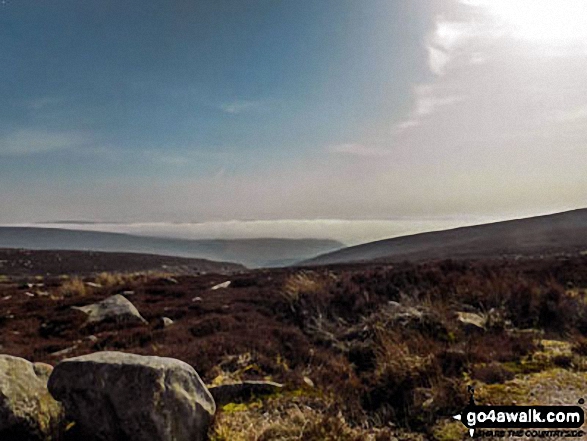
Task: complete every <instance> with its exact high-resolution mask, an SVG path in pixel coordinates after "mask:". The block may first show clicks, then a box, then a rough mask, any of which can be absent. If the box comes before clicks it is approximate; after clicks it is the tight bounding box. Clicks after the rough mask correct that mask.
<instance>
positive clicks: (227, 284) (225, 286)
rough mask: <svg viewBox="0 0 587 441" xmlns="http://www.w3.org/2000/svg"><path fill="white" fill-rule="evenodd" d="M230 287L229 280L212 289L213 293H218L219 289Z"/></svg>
mask: <svg viewBox="0 0 587 441" xmlns="http://www.w3.org/2000/svg"><path fill="white" fill-rule="evenodd" d="M229 286H230V280H227V281H226V282H222V283H219V284H218V285H214V286H213V287H212V288H210V289H211V290H212V291H216V290H217V289H224V288H228V287H229Z"/></svg>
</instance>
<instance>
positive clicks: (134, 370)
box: [48, 352, 216, 441]
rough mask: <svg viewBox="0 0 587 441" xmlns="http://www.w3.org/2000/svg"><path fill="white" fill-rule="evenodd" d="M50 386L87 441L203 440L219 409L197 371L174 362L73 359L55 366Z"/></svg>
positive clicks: (123, 356) (102, 355) (111, 355)
mask: <svg viewBox="0 0 587 441" xmlns="http://www.w3.org/2000/svg"><path fill="white" fill-rule="evenodd" d="M48 387H49V391H50V392H51V394H52V395H53V396H54V397H55V398H56V399H57V400H59V401H61V402H62V403H63V406H64V407H65V412H66V415H67V416H68V417H69V418H71V419H72V420H73V421H75V422H76V430H77V431H78V435H79V438H80V439H84V440H87V441H90V440H104V441H105V440H128V441H188V440H189V441H201V440H202V441H203V440H205V439H207V438H206V437H207V432H208V428H209V425H210V424H211V421H212V419H213V415H214V413H215V411H216V405H215V403H214V399H213V398H212V395H210V392H209V391H208V389H207V388H206V386H205V385H204V384H203V383H202V381H201V379H200V377H199V376H198V374H197V372H196V371H195V370H194V369H193V368H192V367H191V366H190V365H188V364H187V363H184V362H182V361H179V360H176V359H173V358H163V357H153V356H141V355H134V354H127V353H123V352H97V353H94V354H90V355H84V356H81V357H75V358H70V359H66V360H64V361H62V362H61V363H59V364H58V365H57V366H56V367H55V369H54V370H53V373H52V374H51V377H50V378H49V384H48Z"/></svg>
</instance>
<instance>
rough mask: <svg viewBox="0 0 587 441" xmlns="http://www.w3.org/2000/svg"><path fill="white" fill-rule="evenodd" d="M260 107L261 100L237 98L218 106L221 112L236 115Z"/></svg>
mask: <svg viewBox="0 0 587 441" xmlns="http://www.w3.org/2000/svg"><path fill="white" fill-rule="evenodd" d="M260 107H262V103H261V101H248V100H237V101H232V102H230V103H224V104H222V105H221V106H220V109H221V110H222V111H223V112H226V113H230V114H233V115H237V114H239V113H244V112H248V111H251V110H255V109H259V108H260Z"/></svg>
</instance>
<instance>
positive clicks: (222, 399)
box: [210, 381, 283, 406]
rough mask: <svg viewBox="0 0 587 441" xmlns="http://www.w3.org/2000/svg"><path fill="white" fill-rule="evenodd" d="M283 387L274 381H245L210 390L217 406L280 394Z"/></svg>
mask: <svg viewBox="0 0 587 441" xmlns="http://www.w3.org/2000/svg"><path fill="white" fill-rule="evenodd" d="M282 388H283V385H281V384H279V383H274V382H273V381H243V382H240V383H232V384H223V385H222V386H214V387H211V388H210V393H211V394H212V396H213V397H214V401H215V402H216V405H217V406H223V405H225V404H228V403H239V402H243V401H249V400H251V399H252V398H254V397H260V396H262V395H272V394H275V393H278V392H280V391H281V389H282Z"/></svg>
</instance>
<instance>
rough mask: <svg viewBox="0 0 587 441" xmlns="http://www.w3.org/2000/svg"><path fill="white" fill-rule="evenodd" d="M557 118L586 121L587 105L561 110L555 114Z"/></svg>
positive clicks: (557, 119)
mask: <svg viewBox="0 0 587 441" xmlns="http://www.w3.org/2000/svg"><path fill="white" fill-rule="evenodd" d="M555 120H556V121H560V122H579V121H580V122H585V120H587V105H585V106H579V107H575V108H572V109H567V110H559V111H557V112H556V114H555Z"/></svg>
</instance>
